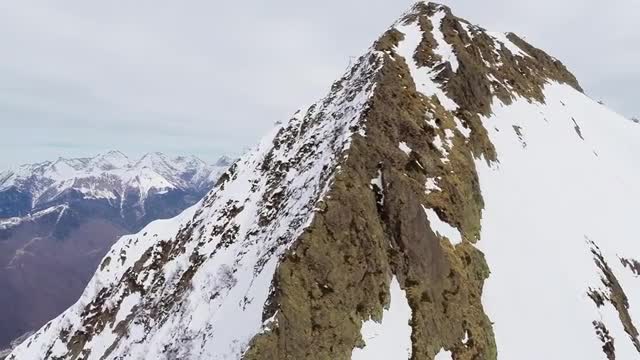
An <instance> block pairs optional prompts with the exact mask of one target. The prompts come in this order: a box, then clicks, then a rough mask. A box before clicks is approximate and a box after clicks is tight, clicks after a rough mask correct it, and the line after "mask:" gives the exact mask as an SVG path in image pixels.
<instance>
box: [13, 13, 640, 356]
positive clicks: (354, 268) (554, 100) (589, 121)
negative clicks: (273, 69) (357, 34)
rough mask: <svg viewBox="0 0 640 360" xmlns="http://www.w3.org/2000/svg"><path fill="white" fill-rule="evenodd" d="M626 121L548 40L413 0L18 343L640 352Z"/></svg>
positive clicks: (332, 352) (242, 352)
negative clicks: (494, 28)
mask: <svg viewBox="0 0 640 360" xmlns="http://www.w3.org/2000/svg"><path fill="white" fill-rule="evenodd" d="M632 128H634V125H633V124H632V123H630V122H628V121H624V120H623V119H620V118H619V117H616V115H615V114H613V113H612V112H610V111H608V110H607V109H606V108H604V107H602V106H601V105H599V104H597V103H595V102H593V101H592V100H591V99H589V98H588V97H586V96H584V94H582V92H581V88H580V86H579V84H578V82H577V80H576V79H575V77H574V76H573V75H572V74H571V73H570V72H569V71H568V70H567V69H566V68H565V67H564V65H562V63H561V62H560V61H558V60H557V59H555V58H553V57H551V56H549V55H548V54H546V53H545V52H543V51H542V50H539V49H536V48H535V47H533V46H532V45H530V44H528V43H526V42H525V41H523V40H522V39H520V38H519V37H517V36H516V35H513V34H504V33H495V32H489V31H487V30H485V29H483V28H481V27H478V26H473V25H471V24H470V23H469V22H467V21H465V20H463V19H460V18H458V17H456V16H455V15H453V14H452V13H451V12H450V11H449V10H448V8H446V7H443V6H441V5H438V4H434V3H425V2H421V3H418V4H416V5H414V7H413V8H412V9H411V10H410V11H409V12H407V13H405V14H404V15H403V16H402V18H401V19H400V20H399V21H397V22H396V23H395V24H394V25H393V26H392V28H390V29H389V30H387V31H386V32H385V33H384V34H383V35H382V36H381V37H380V38H379V39H378V40H377V41H376V42H375V44H374V45H373V47H372V48H371V49H369V51H368V52H367V53H366V54H364V55H363V56H361V57H360V58H359V59H358V60H357V61H356V62H354V63H353V64H352V65H351V66H350V67H349V68H348V70H347V71H346V73H345V74H344V75H343V76H342V77H341V78H340V79H339V80H338V81H336V82H335V83H334V84H333V86H332V87H331V89H330V91H329V92H328V94H327V96H326V97H324V98H323V99H321V100H319V101H318V102H317V103H315V104H314V105H312V106H310V107H308V108H307V109H306V110H305V111H301V112H297V113H296V114H295V115H294V116H293V117H292V118H291V119H290V120H289V121H288V122H283V123H282V124H280V125H279V126H278V127H276V128H275V129H274V130H273V131H272V132H271V133H270V134H269V135H267V136H266V137H265V138H264V139H263V140H262V141H261V142H260V143H259V145H258V146H257V147H256V148H255V149H254V150H252V151H250V152H248V153H247V154H245V155H244V156H242V157H241V159H239V160H238V161H237V162H235V163H234V165H233V166H231V168H230V169H229V170H228V171H227V172H226V173H225V174H224V175H222V177H221V179H220V181H219V182H218V185H217V186H216V187H215V188H214V190H212V191H211V192H210V193H209V194H208V195H207V196H206V197H205V198H204V199H203V201H202V202H201V203H200V204H198V205H196V206H194V207H193V208H191V209H189V210H188V211H185V212H184V213H183V214H181V215H180V216H178V217H176V218H174V219H171V220H167V221H162V222H157V223H153V224H151V225H149V226H148V227H147V228H145V229H144V230H142V231H141V232H140V233H138V234H135V235H131V236H126V237H123V238H122V239H121V240H120V241H119V242H118V244H116V246H114V248H113V249H112V251H111V252H110V253H109V254H108V255H107V257H106V258H105V259H104V261H103V263H102V266H100V268H99V270H98V271H97V272H96V274H95V275H94V278H93V280H92V282H91V284H90V285H89V286H88V288H87V290H86V291H85V293H84V295H83V297H82V298H81V300H80V301H79V302H78V303H76V305H74V307H72V308H71V309H69V310H68V311H67V312H65V313H64V314H63V315H61V316H60V317H59V318H58V319H56V320H54V321H53V322H52V323H51V324H50V325H49V326H47V327H46V328H43V329H41V330H40V331H39V332H38V333H37V334H36V335H34V337H32V338H31V341H28V342H26V343H25V344H23V345H22V346H20V347H19V348H18V349H16V351H15V352H14V355H15V356H16V358H19V357H20V356H24V357H28V356H34V354H35V357H36V358H38V356H37V350H38V349H43V348H46V349H53V350H52V352H54V353H52V354H49V355H51V356H57V357H62V358H64V357H70V358H73V357H77V356H79V355H80V354H90V356H92V357H96V358H119V357H129V358H138V357H149V358H166V357H177V358H185V359H194V360H195V359H205V358H213V359H216V358H225V359H244V360H261V359H284V358H292V359H348V358H351V359H355V360H357V359H378V358H389V359H408V358H414V359H434V358H438V359H440V358H449V359H451V358H453V359H488V360H495V359H496V358H497V356H498V353H500V354H501V356H502V357H504V358H509V359H512V358H513V359H521V358H526V359H536V358H545V356H546V357H548V354H549V353H554V354H556V355H557V357H558V358H580V359H589V360H592V359H593V360H595V359H600V358H602V355H603V354H602V351H605V354H606V355H607V357H609V358H613V357H615V356H613V357H612V356H611V353H612V351H613V352H615V354H614V355H617V356H618V358H633V356H637V354H636V349H638V351H640V344H639V340H638V335H637V334H638V333H637V330H636V329H637V327H636V326H635V324H636V323H634V322H633V321H637V320H630V319H631V318H632V315H633V316H635V315H636V314H638V313H637V312H634V313H633V314H632V313H631V312H632V311H635V310H629V307H628V306H626V305H625V306H622V305H620V304H625V302H630V301H631V302H633V301H635V302H633V304H634V307H633V308H634V309H636V308H638V307H640V303H638V302H637V301H638V300H637V299H635V300H630V298H629V296H627V294H628V293H625V291H627V292H628V291H629V290H630V289H633V288H634V287H633V285H629V284H631V282H632V281H636V280H637V279H635V278H634V275H633V274H634V272H633V271H635V270H633V269H635V266H633V264H635V263H636V262H637V258H640V248H638V245H637V244H638V242H637V241H634V239H633V238H630V237H632V236H635V234H636V229H635V227H634V224H635V223H636V221H635V220H636V219H635V218H634V216H635V213H636V211H635V209H636V207H637V203H639V202H640V193H638V192H634V191H633V189H634V188H632V187H630V188H624V187H620V186H616V184H619V182H620V179H634V181H636V182H637V181H640V174H639V173H638V169H637V166H633V160H634V159H637V158H638V157H639V156H640V142H638V141H637V136H638V133H637V129H636V132H635V133H632V131H633V130H632ZM612 139H615V140H613V141H612ZM629 154H633V155H632V156H629ZM603 184H609V185H611V186H603ZM612 199H616V206H615V207H612V206H611V201H612ZM602 209H607V211H604V212H603V211H602ZM611 232H614V233H615V234H613V233H611ZM586 234H594V236H597V237H598V239H599V245H600V246H598V245H595V243H590V242H589V241H590V240H589V241H587V242H585V241H584V240H585V238H588V237H589V236H590V235H589V236H587V235H586ZM619 254H625V257H624V259H625V261H620V259H619V256H621V255H619ZM605 258H606V259H609V261H608V262H607V261H606V260H605ZM627 258H629V259H631V260H629V259H627ZM541 264H542V265H541ZM630 268H631V270H630ZM614 273H615V274H614ZM558 274H562V276H558ZM567 279H569V280H570V281H567ZM618 279H621V280H620V281H618ZM514 299H515V300H514ZM78 314H81V315H78ZM567 314H570V315H571V316H569V317H567ZM568 318H569V320H567V319H568ZM239 323H241V326H238V324H239ZM114 333H117V334H118V336H114V335H113V334H114ZM613 338H615V339H616V342H615V349H613V350H612V349H611V348H612V347H614V345H613ZM532 342H534V343H536V344H544V346H539V347H533V348H532V347H531V343H532ZM96 344H99V345H96ZM54 345H55V346H54ZM607 351H608V353H607ZM10 360H13V359H11V358H10Z"/></svg>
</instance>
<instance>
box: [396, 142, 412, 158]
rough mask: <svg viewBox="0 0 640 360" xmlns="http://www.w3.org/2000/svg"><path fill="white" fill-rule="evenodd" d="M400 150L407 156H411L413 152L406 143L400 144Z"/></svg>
mask: <svg viewBox="0 0 640 360" xmlns="http://www.w3.org/2000/svg"><path fill="white" fill-rule="evenodd" d="M398 148H399V149H400V150H402V152H403V153H405V154H407V155H409V154H411V152H412V151H413V150H411V148H410V147H409V145H407V143H406V142H404V141H403V142H401V143H399V144H398Z"/></svg>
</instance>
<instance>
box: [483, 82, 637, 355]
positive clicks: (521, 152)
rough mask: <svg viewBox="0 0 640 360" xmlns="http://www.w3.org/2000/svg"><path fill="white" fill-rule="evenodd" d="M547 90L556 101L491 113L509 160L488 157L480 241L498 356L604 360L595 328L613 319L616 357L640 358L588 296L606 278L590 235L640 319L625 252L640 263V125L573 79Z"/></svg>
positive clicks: (607, 312)
mask: <svg viewBox="0 0 640 360" xmlns="http://www.w3.org/2000/svg"><path fill="white" fill-rule="evenodd" d="M544 93H545V95H546V101H545V102H546V104H539V103H530V102H529V101H527V100H525V99H520V100H517V101H516V102H515V103H514V104H512V105H510V106H504V105H500V104H494V109H493V111H494V115H493V116H492V117H490V118H488V119H484V124H485V127H486V128H487V129H488V130H489V135H490V138H491V140H492V142H493V144H494V145H495V146H496V150H497V153H498V159H499V161H500V162H499V164H494V166H492V167H489V166H487V164H486V163H485V162H484V160H480V161H478V162H477V168H478V174H479V177H480V185H481V189H482V195H483V197H484V201H485V209H484V211H483V215H482V240H481V241H480V242H479V247H480V249H481V250H482V251H483V252H484V253H485V255H486V259H487V263H488V264H489V267H490V269H491V276H490V277H489V279H488V280H487V282H486V285H485V290H484V295H483V303H484V306H485V309H486V310H487V312H488V315H489V317H490V318H491V320H492V321H493V322H494V323H495V325H494V330H495V334H496V341H497V345H498V353H499V355H500V358H502V359H522V360H528V359H562V358H564V359H566V358H571V359H587V360H589V359H594V360H595V359H602V358H603V357H604V356H603V355H604V354H603V353H602V350H601V346H602V344H601V343H600V341H599V340H597V338H596V334H595V330H594V328H593V325H592V324H591V321H593V320H601V319H602V321H603V322H604V323H605V325H606V326H607V328H608V329H609V331H610V332H611V336H612V337H613V338H614V339H615V348H616V356H617V357H616V358H618V359H635V358H637V357H638V352H637V351H636V350H635V349H634V348H633V346H632V344H631V342H630V341H629V337H628V335H627V334H626V333H625V332H624V330H623V328H622V325H621V322H620V320H619V319H618V314H617V313H616V312H615V311H614V310H613V308H612V306H610V305H607V306H605V307H603V308H600V310H597V309H596V306H595V304H594V303H593V302H592V300H591V299H589V298H588V297H587V290H588V288H589V287H594V288H595V287H599V286H601V282H600V278H599V272H598V269H597V268H596V266H595V264H594V261H593V259H592V255H591V253H590V252H589V244H588V243H587V240H586V238H588V239H591V240H593V241H594V242H596V243H597V244H598V245H599V246H600V248H601V249H602V252H603V254H604V256H605V258H606V260H607V261H608V264H609V266H611V268H612V269H613V271H614V273H615V275H616V276H617V277H618V279H619V280H620V282H621V284H622V286H623V288H624V289H625V291H626V294H627V296H628V297H629V305H630V307H629V311H630V313H631V316H632V319H633V320H634V321H635V323H636V324H638V321H640V292H639V291H638V289H639V288H640V280H639V279H638V278H634V277H633V276H632V273H631V271H630V270H629V269H625V268H624V267H623V266H622V264H621V262H620V260H619V259H618V256H626V257H630V258H634V259H640V241H638V240H639V239H638V236H637V234H638V232H637V224H638V204H640V187H639V186H638V179H640V141H638V140H639V139H640V129H639V128H638V127H637V126H634V124H633V123H631V122H629V121H628V120H626V119H624V118H622V117H621V116H619V115H617V114H615V113H613V112H611V111H609V110H607V109H606V108H605V107H603V106H601V105H599V104H597V103H596V102H595V101H593V100H592V99H589V98H588V97H586V96H585V95H583V94H581V93H579V92H577V91H575V90H574V89H573V88H571V87H569V86H567V85H559V84H549V85H548V86H546V88H545V91H544ZM574 119H575V121H576V122H577V123H578V124H580V131H581V133H582V135H583V136H584V140H582V139H581V138H580V136H579V134H578V133H577V130H576V129H575V124H574V121H573V120H574ZM514 125H516V126H520V127H522V128H523V130H524V134H525V137H526V138H525V140H526V143H527V147H526V148H523V147H522V146H521V144H520V141H519V139H518V137H517V135H516V134H515V133H514V132H513V131H508V130H509V129H511V128H512V127H513V126H514ZM532 344H536V345H535V346H532Z"/></svg>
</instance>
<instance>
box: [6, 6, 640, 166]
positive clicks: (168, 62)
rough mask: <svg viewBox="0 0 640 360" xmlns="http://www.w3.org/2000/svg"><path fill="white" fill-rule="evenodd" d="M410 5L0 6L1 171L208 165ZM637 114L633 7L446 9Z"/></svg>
mask: <svg viewBox="0 0 640 360" xmlns="http://www.w3.org/2000/svg"><path fill="white" fill-rule="evenodd" d="M411 3H412V1H405V0H393V1H389V0H384V1H383V0H348V1H347V0H325V1H299V0H298V1H294V0H271V1H256V0H244V1H233V2H227V1H210V0H206V1H204V0H202V1H201V0H186V1H167V0H137V1H130V0H110V1H86V0H57V1H41V0H38V1H32V0H20V1H9V0H6V1H5V0H0V54H2V55H1V56H0V78H1V79H2V81H0V135H1V136H0V154H1V155H0V168H4V167H6V166H9V165H15V164H18V163H24V162H33V161H40V160H47V159H55V158H57V157H58V156H87V155H91V154H94V153H97V152H101V151H104V150H108V149H119V150H122V151H123V152H125V153H129V154H131V155H133V156H138V155H140V154H141V153H145V152H150V151H162V152H166V153H169V154H178V153H184V154H195V155H198V156H200V157H201V158H203V159H204V160H207V161H212V160H214V159H215V158H216V157H217V156H218V155H221V154H223V153H228V154H239V153H241V152H242V151H243V149H245V148H247V147H250V146H252V145H253V144H254V143H255V142H257V141H258V140H259V138H260V137H261V136H262V134H264V133H265V132H266V131H267V130H268V129H269V128H270V127H271V126H272V125H273V123H274V122H275V121H278V120H285V119H288V117H289V116H290V115H291V114H292V113H293V112H295V110H296V109H298V108H300V107H302V106H304V105H308V104H310V103H313V102H314V101H315V100H316V99H317V98H319V97H321V96H323V95H324V93H325V92H326V91H327V89H328V88H329V86H330V84H331V83H332V82H333V81H334V80H335V79H336V78H337V77H338V76H339V75H341V73H342V72H343V70H344V69H345V67H346V66H347V65H348V63H349V58H350V57H351V56H358V55H360V54H362V53H363V52H364V51H365V50H366V49H367V48H368V47H369V46H370V44H371V43H372V42H373V41H374V40H375V39H376V38H377V37H378V36H379V35H380V34H381V33H382V32H383V31H384V30H385V29H386V28H387V27H388V26H389V25H390V24H391V23H392V22H393V21H394V20H395V19H396V18H397V17H398V16H399V15H400V14H401V13H402V12H403V11H405V10H406V9H407V8H408V7H409V6H410V5H411ZM442 3H446V4H448V5H450V6H451V7H452V8H453V11H454V13H455V14H457V15H458V16H461V17H465V18H467V19H468V20H470V21H471V22H472V23H476V24H479V25H481V26H483V27H485V28H488V29H490V30H494V31H513V32H516V33H518V34H519V35H521V36H523V37H524V38H525V39H526V40H528V41H529V42H531V43H532V44H533V45H535V46H538V47H540V48H542V49H544V50H546V51H547V52H549V53H550V54H552V55H553V56H555V57H557V58H559V59H561V60H562V61H563V62H564V63H565V64H566V65H567V66H568V67H569V68H570V70H572V71H573V72H574V73H575V74H576V76H577V77H578V79H579V80H580V82H581V84H582V85H583V87H584V88H585V89H586V91H587V92H588V93H589V94H590V95H591V96H592V97H594V98H596V99H602V100H604V101H605V102H606V103H607V104H608V105H609V106H610V107H612V108H613V109H615V110H617V111H618V112H620V113H622V114H624V115H627V116H628V117H631V116H635V115H640V104H638V102H637V94H638V91H637V89H636V86H637V85H636V84H638V83H640V69H639V65H640V46H638V44H640V31H639V30H638V24H637V15H638V14H639V13H640V3H639V2H638V1H637V0H609V1H606V2H603V1H593V0H564V1H558V0H537V1H528V0H527V1H525V0H516V1H514V0H487V1H477V0H449V1H446V0H443V1H442Z"/></svg>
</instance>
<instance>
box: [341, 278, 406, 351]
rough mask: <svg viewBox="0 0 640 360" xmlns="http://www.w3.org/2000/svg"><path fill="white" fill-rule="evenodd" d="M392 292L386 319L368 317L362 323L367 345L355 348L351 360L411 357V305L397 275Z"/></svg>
mask: <svg viewBox="0 0 640 360" xmlns="http://www.w3.org/2000/svg"><path fill="white" fill-rule="evenodd" d="M390 292H391V301H390V304H389V309H386V310H384V312H383V315H382V322H380V323H378V322H375V321H374V320H368V321H365V322H364V323H363V324H362V329H361V331H360V332H361V334H362V339H363V340H364V342H365V346H364V348H362V349H359V348H355V349H353V352H352V354H351V360H388V359H398V360H401V359H403V360H406V359H409V358H411V325H410V324H409V323H410V321H411V307H410V306H409V302H408V301H407V294H406V293H405V291H404V290H402V289H401V288H400V284H399V283H398V280H397V279H396V278H395V277H393V278H392V279H391V288H390Z"/></svg>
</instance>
